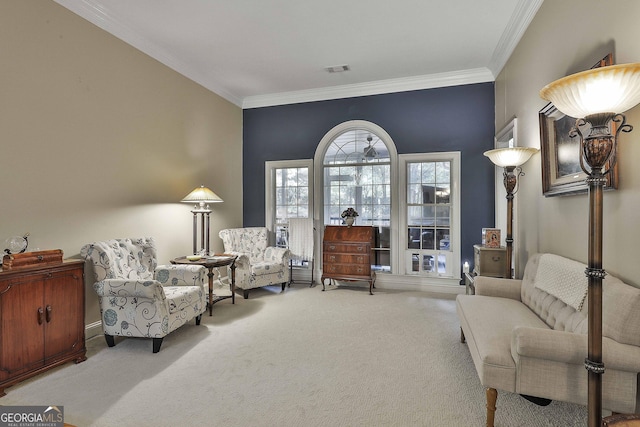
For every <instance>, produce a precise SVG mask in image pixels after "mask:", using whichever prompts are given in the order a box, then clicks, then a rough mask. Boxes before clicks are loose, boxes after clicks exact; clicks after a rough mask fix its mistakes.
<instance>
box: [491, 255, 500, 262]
mask: <svg viewBox="0 0 640 427" xmlns="http://www.w3.org/2000/svg"><path fill="white" fill-rule="evenodd" d="M491 259H492V260H493V262H498V261H500V257H499V256H493V257H492V258H491Z"/></svg>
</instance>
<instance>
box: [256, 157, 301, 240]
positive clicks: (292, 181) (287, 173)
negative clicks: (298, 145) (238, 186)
mask: <svg viewBox="0 0 640 427" xmlns="http://www.w3.org/2000/svg"><path fill="white" fill-rule="evenodd" d="M312 181H313V161H312V160H284V161H274V162H266V163H265V184H266V193H265V195H266V199H265V208H266V224H267V228H268V229H269V230H270V231H271V233H272V236H273V238H274V242H273V244H275V245H276V246H278V247H283V248H286V247H289V244H288V226H289V218H311V217H312V215H313V208H312V206H313V205H312V202H313V185H312Z"/></svg>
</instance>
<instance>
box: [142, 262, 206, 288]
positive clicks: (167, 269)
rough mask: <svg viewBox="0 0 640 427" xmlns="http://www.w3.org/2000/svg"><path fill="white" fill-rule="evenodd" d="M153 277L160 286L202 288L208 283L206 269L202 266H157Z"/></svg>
mask: <svg viewBox="0 0 640 427" xmlns="http://www.w3.org/2000/svg"><path fill="white" fill-rule="evenodd" d="M153 277H154V279H155V280H157V281H159V282H160V283H161V284H162V286H204V285H205V284H207V283H209V282H208V279H207V269H206V268H205V267H204V266H202V265H186V264H172V265H159V266H157V267H156V269H155V271H154V272H153Z"/></svg>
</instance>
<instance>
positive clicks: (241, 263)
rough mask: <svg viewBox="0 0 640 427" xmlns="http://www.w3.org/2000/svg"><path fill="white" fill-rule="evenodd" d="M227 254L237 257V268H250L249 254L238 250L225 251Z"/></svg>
mask: <svg viewBox="0 0 640 427" xmlns="http://www.w3.org/2000/svg"><path fill="white" fill-rule="evenodd" d="M224 253H225V254H226V255H235V256H237V257H238V258H236V267H237V268H249V255H247V254H245V253H244V252H236V251H225V252H224Z"/></svg>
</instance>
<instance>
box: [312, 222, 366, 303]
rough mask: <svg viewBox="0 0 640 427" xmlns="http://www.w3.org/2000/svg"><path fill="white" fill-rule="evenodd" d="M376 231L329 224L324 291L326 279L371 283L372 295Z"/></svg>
mask: <svg viewBox="0 0 640 427" xmlns="http://www.w3.org/2000/svg"><path fill="white" fill-rule="evenodd" d="M374 238H375V234H374V228H373V227H366V226H351V227H348V226H344V225H327V226H326V227H325V229H324V238H323V241H322V278H321V279H320V280H321V281H322V290H323V291H324V290H325V286H324V281H325V279H330V280H344V281H365V282H369V293H370V294H371V295H373V290H372V289H373V288H374V287H375V286H374V285H375V280H376V273H375V271H373V270H372V268H371V263H372V261H373V248H374Z"/></svg>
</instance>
